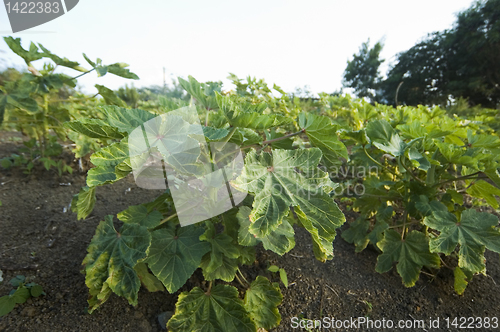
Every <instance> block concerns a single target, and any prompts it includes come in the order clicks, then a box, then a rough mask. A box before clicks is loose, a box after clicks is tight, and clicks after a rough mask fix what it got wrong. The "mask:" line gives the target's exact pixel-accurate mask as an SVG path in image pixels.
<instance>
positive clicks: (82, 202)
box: [71, 187, 96, 220]
mask: <svg viewBox="0 0 500 332" xmlns="http://www.w3.org/2000/svg"><path fill="white" fill-rule="evenodd" d="M95 201H96V199H95V187H82V188H81V189H80V192H79V193H78V194H76V195H74V196H73V200H72V201H71V211H73V212H75V213H77V218H78V220H80V219H85V218H87V217H88V215H89V214H90V213H91V212H92V210H94V205H95Z"/></svg>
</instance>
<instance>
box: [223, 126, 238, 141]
mask: <svg viewBox="0 0 500 332" xmlns="http://www.w3.org/2000/svg"><path fill="white" fill-rule="evenodd" d="M236 130H238V127H233V128H232V129H231V131H230V132H229V134H228V135H227V137H226V138H225V139H224V140H223V142H224V143H227V142H229V140H230V139H231V138H232V137H233V135H234V133H235V132H236Z"/></svg>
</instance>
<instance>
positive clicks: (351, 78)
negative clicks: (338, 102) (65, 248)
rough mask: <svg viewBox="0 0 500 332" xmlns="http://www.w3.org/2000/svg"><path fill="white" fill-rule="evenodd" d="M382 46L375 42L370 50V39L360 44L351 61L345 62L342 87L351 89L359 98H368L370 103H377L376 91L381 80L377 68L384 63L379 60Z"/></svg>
mask: <svg viewBox="0 0 500 332" xmlns="http://www.w3.org/2000/svg"><path fill="white" fill-rule="evenodd" d="M382 48H383V45H382V43H381V42H377V43H376V44H375V45H374V46H373V47H372V48H370V39H368V41H367V42H365V43H363V44H361V47H360V48H359V52H358V53H357V54H353V59H352V60H350V61H347V67H346V69H345V71H344V79H343V81H342V85H343V87H345V88H353V89H354V91H355V93H356V95H357V96H358V97H359V98H364V97H366V98H368V99H370V101H378V96H377V94H376V90H378V88H379V82H380V80H381V77H380V73H379V67H380V65H381V64H382V62H384V60H382V59H380V52H381V51H382Z"/></svg>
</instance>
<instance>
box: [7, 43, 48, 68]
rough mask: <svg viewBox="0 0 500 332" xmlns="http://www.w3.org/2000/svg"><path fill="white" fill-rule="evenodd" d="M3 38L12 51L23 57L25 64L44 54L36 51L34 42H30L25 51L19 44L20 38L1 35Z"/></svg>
mask: <svg viewBox="0 0 500 332" xmlns="http://www.w3.org/2000/svg"><path fill="white" fill-rule="evenodd" d="M3 40H5V42H6V43H7V46H9V48H10V49H11V50H12V52H14V53H16V54H17V55H19V56H20V57H21V58H23V59H24V61H25V62H26V63H27V64H29V63H30V62H31V61H35V60H39V59H41V58H43V55H44V54H43V53H40V52H38V47H36V45H35V44H34V43H31V46H30V49H29V51H27V50H25V49H24V48H23V47H22V46H21V38H12V37H3Z"/></svg>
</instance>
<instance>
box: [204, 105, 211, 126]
mask: <svg viewBox="0 0 500 332" xmlns="http://www.w3.org/2000/svg"><path fill="white" fill-rule="evenodd" d="M209 113H210V109H207V115H206V116H205V127H208V114H209Z"/></svg>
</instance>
